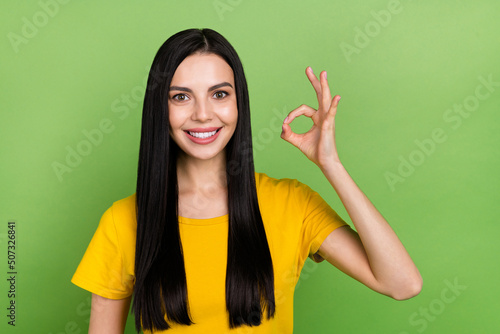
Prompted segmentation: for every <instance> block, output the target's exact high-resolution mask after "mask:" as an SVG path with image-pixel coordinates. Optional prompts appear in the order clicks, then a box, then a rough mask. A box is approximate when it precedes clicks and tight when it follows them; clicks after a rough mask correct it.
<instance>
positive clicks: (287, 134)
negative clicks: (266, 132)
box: [281, 104, 316, 147]
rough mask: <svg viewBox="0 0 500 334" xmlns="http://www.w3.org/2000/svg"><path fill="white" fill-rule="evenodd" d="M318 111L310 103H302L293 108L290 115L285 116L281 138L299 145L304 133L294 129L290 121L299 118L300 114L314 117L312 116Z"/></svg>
mask: <svg viewBox="0 0 500 334" xmlns="http://www.w3.org/2000/svg"><path fill="white" fill-rule="evenodd" d="M315 113H316V110H315V109H314V108H311V107H309V106H308V105H305V104H303V105H301V106H300V107H298V108H296V109H294V110H292V111H291V112H290V113H289V114H288V116H287V117H286V118H285V120H284V121H283V127H282V132H281V138H283V139H284V140H286V141H287V142H289V143H290V144H292V145H294V146H297V147H298V144H299V142H300V139H301V138H302V137H303V135H304V134H297V133H294V132H293V131H292V128H291V127H290V123H291V122H292V121H293V120H294V119H295V118H297V117H298V116H302V115H304V116H306V117H310V118H312V116H313V115H314V114H315Z"/></svg>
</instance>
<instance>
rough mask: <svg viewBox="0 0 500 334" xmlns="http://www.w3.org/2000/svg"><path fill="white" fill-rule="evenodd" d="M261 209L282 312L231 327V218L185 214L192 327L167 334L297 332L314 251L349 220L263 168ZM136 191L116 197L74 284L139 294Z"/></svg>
mask: <svg viewBox="0 0 500 334" xmlns="http://www.w3.org/2000/svg"><path fill="white" fill-rule="evenodd" d="M255 177H256V186H257V197H258V201H259V207H260V211H261V215H262V220H263V222H264V227H265V230H266V236H267V240H268V244H269V249H270V251H271V257H272V261H273V268H274V281H275V282H274V288H275V290H274V291H275V301H276V313H275V316H274V318H271V319H270V320H267V318H265V317H264V319H265V320H264V321H263V323H262V324H261V325H260V326H256V327H248V326H243V327H239V328H236V329H233V330H230V329H229V320H228V319H229V317H228V313H227V311H226V301H225V281H226V280H225V279H226V264H227V233H228V216H227V215H225V216H221V217H216V218H211V219H192V218H185V217H179V223H180V224H179V230H180V236H181V242H182V248H183V254H184V262H185V268H186V279H187V291H188V300H189V311H190V315H191V319H192V320H193V322H194V323H195V324H194V325H191V326H185V325H178V324H175V323H174V324H172V328H171V329H169V330H168V331H165V333H217V334H221V333H242V334H246V333H252V334H254V333H255V334H260V333H292V331H293V294H294V290H295V285H296V283H297V280H298V278H299V274H300V271H301V270H302V266H303V265H304V262H305V260H306V259H307V257H308V256H310V257H311V258H312V255H313V254H314V253H316V252H317V251H318V249H319V247H320V246H321V243H322V242H323V241H324V239H325V238H326V237H327V236H328V235H329V234H330V232H332V231H333V230H334V229H336V228H337V227H340V226H343V225H346V223H345V222H344V221H343V220H342V219H341V218H340V217H339V216H338V215H337V214H336V213H335V211H333V210H332V209H331V208H330V207H329V206H328V204H327V203H326V202H325V201H324V200H323V199H322V198H321V197H320V195H319V194H318V193H316V192H314V191H313V190H311V188H309V187H308V186H306V185H304V184H302V183H300V182H299V181H297V180H292V179H281V180H278V179H274V178H271V177H269V176H267V175H266V174H263V173H256V174H255ZM136 227H137V221H136V213H135V195H132V196H129V197H127V198H124V199H122V200H120V201H117V202H115V203H114V204H113V205H112V206H111V208H109V209H108V210H107V211H106V212H105V213H104V215H103V216H102V218H101V221H100V223H99V226H98V228H97V231H96V232H95V234H94V237H93V238H92V241H91V242H90V245H89V247H88V248H87V251H86V253H85V255H84V256H83V259H82V261H81V263H80V265H79V266H78V268H77V270H76V273H75V274H74V276H73V278H72V280H71V281H72V282H73V283H74V284H76V285H78V286H80V287H81V288H83V289H86V290H88V291H91V292H92V293H95V294H97V295H100V296H103V297H106V298H110V299H120V298H126V297H128V296H130V295H132V292H133V286H134V256H135V239H136Z"/></svg>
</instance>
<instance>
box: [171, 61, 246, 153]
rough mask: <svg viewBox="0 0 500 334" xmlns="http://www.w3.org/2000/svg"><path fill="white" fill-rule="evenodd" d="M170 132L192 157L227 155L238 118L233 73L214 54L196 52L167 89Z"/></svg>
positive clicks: (184, 63)
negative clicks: (228, 145)
mask: <svg viewBox="0 0 500 334" xmlns="http://www.w3.org/2000/svg"><path fill="white" fill-rule="evenodd" d="M168 110H169V121H170V135H171V137H172V139H173V140H174V141H175V142H176V143H177V145H178V146H179V147H180V148H181V149H182V151H183V152H184V153H185V154H186V155H187V156H189V157H192V158H196V159H202V160H208V159H213V158H215V157H220V156H221V155H223V154H224V149H225V147H226V144H227V143H228V142H229V139H231V137H232V135H233V133H234V130H235V129H236V123H237V121H238V107H237V103H236V90H235V85H234V74H233V70H232V69H231V67H230V66H229V65H228V64H227V63H226V61H225V60H224V59H222V58H221V57H219V56H217V55H215V54H199V53H197V54H193V55H190V56H188V57H187V58H186V59H184V60H183V61H182V63H181V64H180V65H179V67H177V70H176V71H175V73H174V76H173V77H172V82H171V84H170V89H169V92H168Z"/></svg>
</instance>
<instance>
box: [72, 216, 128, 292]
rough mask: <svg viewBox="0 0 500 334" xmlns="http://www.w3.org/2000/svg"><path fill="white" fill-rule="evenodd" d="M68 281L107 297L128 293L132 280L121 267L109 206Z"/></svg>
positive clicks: (118, 242) (115, 232) (122, 260)
mask: <svg viewBox="0 0 500 334" xmlns="http://www.w3.org/2000/svg"><path fill="white" fill-rule="evenodd" d="M71 282H72V283H74V284H75V285H77V286H79V287H81V288H83V289H85V290H88V291H90V292H92V293H94V294H97V295H99V296H102V297H105V298H109V299H122V298H126V297H129V296H130V295H132V292H133V282H132V281H131V277H130V275H128V274H127V273H126V270H125V265H124V259H123V252H122V249H121V247H120V240H119V238H118V233H117V230H116V225H115V221H114V216H113V207H111V208H109V209H108V210H107V211H106V212H105V213H104V214H103V216H102V218H101V220H100V222H99V226H98V227H97V230H96V232H95V234H94V236H93V237H92V240H91V241H90V244H89V246H88V248H87V251H86V252H85V254H84V256H83V259H82V261H81V262H80V264H79V266H78V268H77V269H76V272H75V274H74V275H73V278H72V279H71Z"/></svg>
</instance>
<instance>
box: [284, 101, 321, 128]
mask: <svg viewBox="0 0 500 334" xmlns="http://www.w3.org/2000/svg"><path fill="white" fill-rule="evenodd" d="M315 113H316V109H314V108H311V107H309V106H308V105H306V104H303V105H301V106H300V107H298V108H295V109H294V110H292V111H290V113H289V114H288V116H287V117H286V118H285V120H284V121H283V123H286V124H290V123H291V122H292V121H293V120H294V119H295V118H296V117H298V116H302V115H304V116H306V117H313V115H314V114H315Z"/></svg>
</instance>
